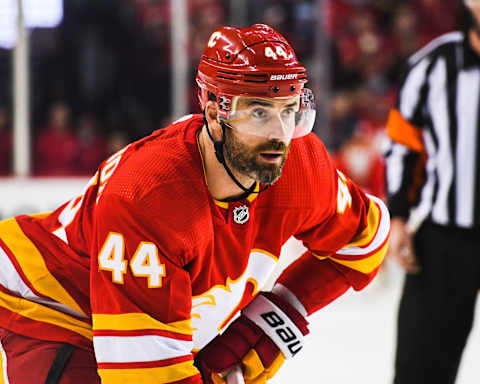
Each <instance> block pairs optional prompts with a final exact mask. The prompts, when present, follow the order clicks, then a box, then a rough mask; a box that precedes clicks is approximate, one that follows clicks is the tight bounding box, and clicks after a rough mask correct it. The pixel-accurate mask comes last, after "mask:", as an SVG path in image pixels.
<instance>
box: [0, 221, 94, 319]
mask: <svg viewBox="0 0 480 384" xmlns="http://www.w3.org/2000/svg"><path fill="white" fill-rule="evenodd" d="M0 236H1V238H2V240H3V241H4V243H5V244H6V245H7V247H8V248H9V249H10V251H11V252H12V253H13V254H14V255H15V258H16V260H17V262H18V263H19V264H20V267H21V269H22V271H23V273H24V274H25V276H26V277H27V279H28V280H29V281H30V283H31V284H32V285H33V287H34V288H35V289H36V290H37V291H38V292H39V293H40V294H41V295H43V296H46V297H50V298H52V299H53V300H55V301H57V302H59V303H62V304H65V305H66V306H68V307H70V308H72V309H74V310H75V311H77V312H79V313H81V314H83V315H84V316H85V317H87V315H86V313H85V312H84V311H83V310H82V308H80V306H79V305H78V304H77V303H76V301H75V300H74V299H73V298H72V297H71V296H70V294H69V293H68V292H67V291H66V290H65V289H64V288H63V287H62V285H61V284H60V283H59V282H58V281H57V280H56V279H55V277H53V275H52V274H51V273H50V271H49V270H48V268H47V266H46V265H45V261H44V260H43V257H42V255H41V253H40V252H39V250H38V249H37V247H35V245H34V244H33V243H32V241H31V240H30V239H29V238H28V237H27V236H26V235H25V234H24V233H23V231H22V229H21V228H20V226H19V225H18V223H17V221H16V220H15V219H13V218H12V219H7V220H4V221H2V222H1V223H0Z"/></svg>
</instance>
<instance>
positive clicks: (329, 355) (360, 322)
mask: <svg viewBox="0 0 480 384" xmlns="http://www.w3.org/2000/svg"><path fill="white" fill-rule="evenodd" d="M300 248H301V246H300V245H299V244H298V243H297V242H296V241H289V242H288V243H287V244H286V246H285V247H284V250H283V254H282V257H281V261H282V262H283V263H284V264H285V263H286V262H287V261H289V260H291V259H292V258H294V257H295V255H298V254H299V253H300V252H301V249H300ZM282 258H283V260H282ZM402 283H403V274H402V272H401V270H400V269H399V267H398V266H397V265H396V264H394V263H387V264H386V265H385V268H384V269H383V270H382V271H381V273H380V274H379V275H378V276H377V278H376V279H375V280H374V281H373V282H372V284H370V285H369V286H368V287H366V288H365V289H364V290H363V291H360V292H355V291H348V292H347V293H346V294H345V295H344V296H342V297H340V298H339V299H338V300H336V301H335V302H333V303H331V304H330V305H328V306H327V307H325V308H323V309H322V310H320V311H319V312H318V313H316V314H314V315H313V316H311V317H310V318H309V321H310V335H308V336H307V339H306V345H305V347H304V349H303V350H302V351H301V352H300V353H299V354H298V355H297V356H295V357H294V358H293V359H291V360H289V361H287V362H285V364H284V366H283V367H282V368H281V369H280V370H279V372H278V373H277V375H276V376H275V377H274V378H273V379H272V380H270V381H269V384H270V383H272V384H287V383H288V384H305V383H311V384H354V383H355V384H364V383H365V384H389V383H391V382H392V375H393V359H394V350H395V326H396V316H397V308H398V302H399V297H400V293H401V286H402ZM477 304H478V303H477ZM479 311H480V306H479V305H477V308H476V318H480V317H479V315H480V313H479ZM478 328H479V327H478V324H477V325H476V326H474V328H473V331H472V333H471V335H470V338H469V342H468V344H467V347H466V350H465V352H464V355H463V359H462V363H461V366H460V371H459V375H458V378H457V383H456V384H476V383H479V382H480V366H479V365H480V364H479V356H480V334H479V330H478ZM412 337H421V335H412ZM425 384H430V383H425Z"/></svg>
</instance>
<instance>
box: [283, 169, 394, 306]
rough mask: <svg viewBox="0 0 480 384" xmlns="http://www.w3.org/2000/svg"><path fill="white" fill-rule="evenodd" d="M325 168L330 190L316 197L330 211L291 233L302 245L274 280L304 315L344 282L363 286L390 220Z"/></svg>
mask: <svg viewBox="0 0 480 384" xmlns="http://www.w3.org/2000/svg"><path fill="white" fill-rule="evenodd" d="M331 168H332V169H331V173H332V177H333V178H334V179H335V182H334V183H333V185H334V188H333V189H332V190H333V191H334V192H335V193H334V194H333V195H332V196H331V197H330V198H328V197H327V196H322V199H324V200H326V201H327V202H328V201H329V202H330V203H329V205H330V214H329V215H328V216H327V218H326V219H324V220H322V219H321V218H319V217H316V216H315V215H312V218H311V220H312V222H311V223H308V224H307V226H306V227H307V229H305V230H303V231H302V232H300V233H297V234H296V237H297V238H298V239H300V240H302V241H303V243H304V245H305V246H306V247H307V249H308V250H307V251H306V252H305V253H304V254H303V255H302V256H301V257H300V258H299V259H297V260H296V261H295V262H294V263H292V264H291V265H290V266H289V267H288V268H287V269H286V270H285V271H283V273H282V274H281V275H280V277H279V279H278V280H277V283H278V284H279V285H281V286H283V287H285V288H287V289H288V290H289V291H290V292H291V293H293V295H294V296H295V297H296V299H298V300H299V301H300V303H301V304H302V306H303V309H305V311H306V314H311V313H313V312H315V311H317V310H319V309H320V308H322V307H324V306H325V305H327V304H328V303H330V302H331V301H333V300H335V299H336V298H337V297H339V296H340V295H342V294H343V293H344V292H345V291H347V290H348V289H349V288H350V287H353V288H354V289H355V290H360V289H362V288H364V287H365V286H366V285H367V284H368V283H369V282H370V281H371V280H372V279H373V277H374V276H375V275H376V273H377V271H378V268H379V267H380V265H381V263H382V261H383V258H384V256H385V253H386V250H387V246H388V238H389V231H390V220H389V214H388V210H387V208H386V207H385V204H384V203H383V202H382V201H381V200H380V199H378V198H376V197H374V196H370V195H366V194H365V193H364V192H362V191H361V190H360V188H359V187H358V186H356V185H355V184H354V183H353V182H352V181H351V180H350V179H348V178H347V177H346V176H344V175H343V174H342V173H341V172H339V171H336V170H334V169H333V167H331ZM318 204H321V202H320V201H319V203H318ZM327 204H328V203H327Z"/></svg>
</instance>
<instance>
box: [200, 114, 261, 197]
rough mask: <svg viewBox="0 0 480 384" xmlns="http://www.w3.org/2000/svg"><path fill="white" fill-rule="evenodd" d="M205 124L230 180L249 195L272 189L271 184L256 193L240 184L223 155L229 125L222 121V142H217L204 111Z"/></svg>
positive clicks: (216, 153) (217, 155) (217, 156)
mask: <svg viewBox="0 0 480 384" xmlns="http://www.w3.org/2000/svg"><path fill="white" fill-rule="evenodd" d="M203 122H204V123H205V127H206V128H207V133H208V137H210V140H212V143H213V147H214V148H215V157H216V158H217V160H218V162H219V163H220V164H222V165H223V168H225V171H226V172H227V174H228V176H230V178H231V179H232V180H233V182H234V183H235V184H236V185H237V186H238V187H239V188H240V189H241V190H242V191H244V192H248V193H260V192H263V191H265V190H266V189H268V187H270V184H268V185H266V186H265V187H264V188H262V189H260V190H259V191H258V192H255V191H252V190H251V188H246V187H245V186H243V185H242V184H241V183H240V181H238V180H237V178H236V177H235V175H234V174H233V172H232V170H231V169H230V168H229V166H228V165H227V162H226V161H225V156H224V154H223V146H224V144H225V130H226V128H227V125H226V124H225V123H224V122H223V121H220V126H221V127H222V140H220V141H215V139H214V138H213V136H212V133H211V132H210V127H209V126H208V121H207V118H206V117H205V111H203Z"/></svg>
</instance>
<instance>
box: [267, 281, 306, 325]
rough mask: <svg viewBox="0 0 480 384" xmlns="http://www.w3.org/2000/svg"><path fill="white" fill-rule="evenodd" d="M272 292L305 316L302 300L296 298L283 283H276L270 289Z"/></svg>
mask: <svg viewBox="0 0 480 384" xmlns="http://www.w3.org/2000/svg"><path fill="white" fill-rule="evenodd" d="M272 293H274V294H276V295H277V296H280V297H281V298H282V299H284V300H285V301H287V302H288V303H289V304H290V305H291V306H292V307H293V308H295V309H296V310H297V311H298V312H300V313H301V314H302V316H303V317H307V315H308V313H307V310H306V309H305V307H304V306H303V304H302V302H301V301H300V300H298V297H297V296H295V294H294V293H293V292H292V291H290V289H288V288H287V287H285V286H284V285H283V284H280V283H276V284H275V286H274V287H273V289H272Z"/></svg>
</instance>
